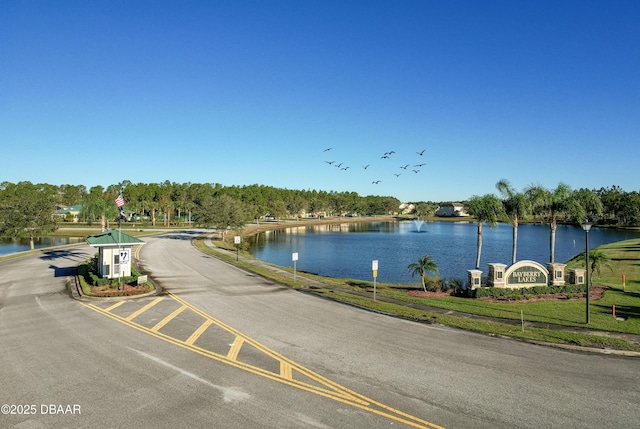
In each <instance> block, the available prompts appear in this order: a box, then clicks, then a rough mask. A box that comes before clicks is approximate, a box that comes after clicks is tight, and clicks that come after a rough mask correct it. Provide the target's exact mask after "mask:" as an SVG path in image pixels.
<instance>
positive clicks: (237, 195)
mask: <svg viewBox="0 0 640 429" xmlns="http://www.w3.org/2000/svg"><path fill="white" fill-rule="evenodd" d="M501 182H502V184H499V186H498V190H499V193H500V196H496V195H494V194H487V195H485V196H482V197H479V196H472V197H471V198H470V199H469V200H468V201H466V202H465V206H466V207H467V209H468V211H469V213H470V214H472V215H473V216H475V217H476V218H477V219H479V220H481V221H482V222H488V223H489V224H491V223H493V222H498V221H508V222H509V223H511V224H512V225H514V249H515V247H516V244H515V242H516V237H517V225H518V222H520V221H523V220H540V221H545V222H546V221H549V222H550V225H552V228H553V225H557V222H571V221H576V220H579V219H584V218H587V217H589V218H590V219H591V220H594V221H597V222H598V223H601V224H610V225H618V226H634V225H639V224H640V195H639V194H638V192H636V191H634V192H625V191H623V190H622V189H621V188H619V187H617V186H613V187H610V188H601V189H599V190H587V189H580V190H577V191H572V190H571V189H570V188H569V187H568V186H567V185H565V184H560V185H559V186H558V188H557V189H555V190H547V189H545V188H543V187H541V186H531V187H529V188H527V189H526V190H524V191H522V192H518V191H516V190H515V189H513V187H511V185H510V184H509V182H508V181H506V180H503V181H501ZM119 195H122V197H123V199H124V201H125V206H124V208H125V209H126V210H127V212H128V213H129V214H133V215H135V217H138V216H139V217H140V218H148V219H149V221H150V222H151V223H152V224H153V225H154V226H155V225H156V223H157V222H161V223H162V224H164V225H169V224H172V223H173V224H175V223H178V224H185V223H188V224H189V225H195V226H202V227H216V228H223V229H226V228H238V227H242V226H243V225H245V224H246V223H248V222H252V221H259V220H260V219H264V218H276V219H280V218H297V217H298V216H299V214H300V213H301V212H303V211H304V212H306V213H314V214H316V215H326V216H343V215H346V214H358V215H386V214H392V213H396V212H398V210H399V206H400V200H398V199H397V198H395V197H392V196H373V195H369V196H360V195H358V194H357V193H356V192H334V191H322V190H295V189H283V188H275V187H272V186H265V185H257V184H254V185H245V186H223V185H221V184H218V183H203V184H201V183H175V182H170V181H168V180H167V181H165V182H162V183H132V182H130V181H123V182H121V183H117V184H112V185H109V186H108V187H106V188H105V187H102V186H94V187H91V188H89V189H87V187H86V186H84V185H70V184H65V185H60V186H56V185H50V184H33V183H31V182H19V183H10V182H2V183H0V236H3V237H20V236H27V237H31V238H33V237H34V236H36V237H37V236H41V235H46V234H47V233H49V232H52V231H55V229H56V228H57V227H58V220H57V219H56V218H55V217H54V216H52V214H53V213H54V212H55V210H56V208H57V207H60V206H73V205H82V211H81V213H80V220H81V221H84V222H88V223H95V222H99V223H100V224H102V226H103V228H108V224H109V222H114V221H116V220H118V217H119V210H118V207H117V205H116V203H115V199H116V197H118V196H119ZM491 200H493V203H494V204H495V207H493V206H492V203H491ZM413 203H414V205H415V210H414V212H413V215H415V216H418V217H429V216H433V215H434V213H435V211H436V210H437V208H438V206H439V205H440V204H439V203H435V202H425V201H417V202H413ZM498 209H499V210H498ZM482 222H480V223H479V228H481V225H482ZM552 231H553V229H552ZM552 246H553V245H552ZM552 252H553V250H552ZM514 258H515V250H514Z"/></svg>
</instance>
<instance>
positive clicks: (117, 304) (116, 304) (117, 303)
mask: <svg viewBox="0 0 640 429" xmlns="http://www.w3.org/2000/svg"><path fill="white" fill-rule="evenodd" d="M125 302H127V301H125V300H122V301H118V302H116V303H115V304H113V305H112V306H111V307H109V308H107V309H106V310H105V311H111V310H113V309H115V308H118V307H120V306H121V305H122V304H124V303H125Z"/></svg>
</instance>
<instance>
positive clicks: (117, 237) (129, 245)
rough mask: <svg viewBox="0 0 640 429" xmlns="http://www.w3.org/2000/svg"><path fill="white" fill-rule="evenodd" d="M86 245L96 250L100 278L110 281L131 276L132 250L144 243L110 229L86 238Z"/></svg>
mask: <svg viewBox="0 0 640 429" xmlns="http://www.w3.org/2000/svg"><path fill="white" fill-rule="evenodd" d="M87 244H88V245H89V246H91V247H97V248H98V271H99V274H100V276H101V277H102V278H108V279H112V278H117V277H127V276H130V275H131V254H132V249H133V248H134V247H137V246H142V245H143V244H144V241H142V240H140V239H138V238H136V237H132V236H130V235H129V234H126V233H124V232H122V231H120V230H118V229H110V230H108V231H105V232H102V233H100V234H97V235H92V236H89V237H87Z"/></svg>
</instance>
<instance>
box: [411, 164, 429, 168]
mask: <svg viewBox="0 0 640 429" xmlns="http://www.w3.org/2000/svg"><path fill="white" fill-rule="evenodd" d="M425 165H427V164H415V165H414V167H423V166H425Z"/></svg>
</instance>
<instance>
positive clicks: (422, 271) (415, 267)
mask: <svg viewBox="0 0 640 429" xmlns="http://www.w3.org/2000/svg"><path fill="white" fill-rule="evenodd" d="M407 269H408V270H409V272H410V273H411V277H413V276H415V275H416V274H417V275H420V281H421V282H422V289H424V291H425V292H426V291H427V286H426V284H425V276H426V273H437V272H438V271H439V268H438V264H437V263H436V261H435V260H433V259H431V257H430V256H429V255H424V256H422V257H421V258H420V259H418V262H414V263H412V264H409V265H407Z"/></svg>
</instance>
